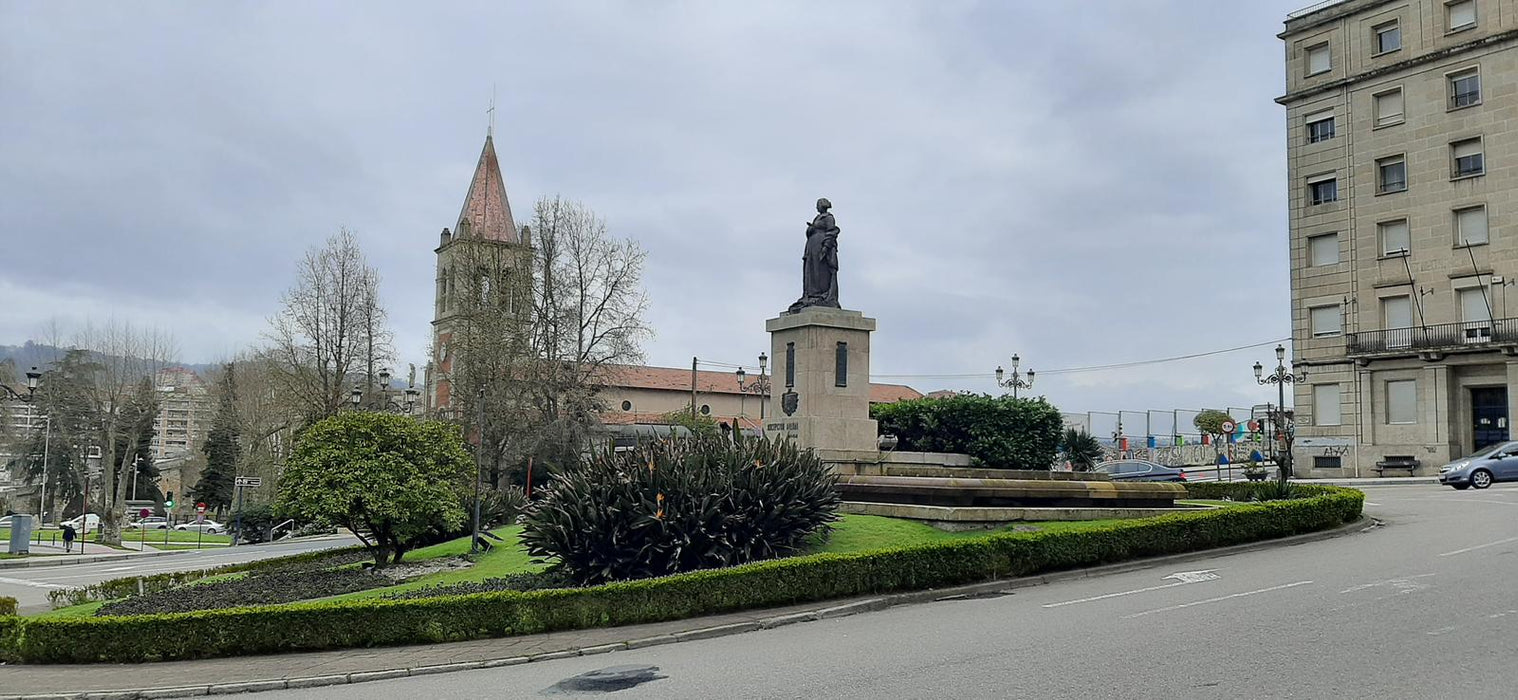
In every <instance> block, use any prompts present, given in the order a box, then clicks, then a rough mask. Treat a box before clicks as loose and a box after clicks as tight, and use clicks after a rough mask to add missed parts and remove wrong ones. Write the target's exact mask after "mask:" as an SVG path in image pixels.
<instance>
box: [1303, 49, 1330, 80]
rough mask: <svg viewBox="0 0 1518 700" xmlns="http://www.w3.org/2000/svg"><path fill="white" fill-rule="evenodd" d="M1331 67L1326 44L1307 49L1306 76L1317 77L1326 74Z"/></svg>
mask: <svg viewBox="0 0 1518 700" xmlns="http://www.w3.org/2000/svg"><path fill="white" fill-rule="evenodd" d="M1332 67H1333V61H1332V60H1331V56H1330V54H1329V53H1328V44H1318V45H1317V46H1309V47H1307V74H1308V75H1317V74H1319V73H1327V72H1328V70H1329V69H1330V68H1332Z"/></svg>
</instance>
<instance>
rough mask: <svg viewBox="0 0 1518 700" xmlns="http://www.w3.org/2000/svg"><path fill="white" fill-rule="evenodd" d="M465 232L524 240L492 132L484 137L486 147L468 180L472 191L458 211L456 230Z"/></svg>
mask: <svg viewBox="0 0 1518 700" xmlns="http://www.w3.org/2000/svg"><path fill="white" fill-rule="evenodd" d="M466 221H467V222H468V227H467V229H466V227H465V225H464V224H465V222H466ZM466 231H467V233H468V235H470V236H482V237H484V238H485V239H486V240H491V241H502V242H505V243H519V242H521V239H520V238H518V237H517V227H516V222H515V221H514V220H513V219H512V218H511V202H510V200H508V199H507V198H506V181H505V179H503V178H502V177H501V164H500V162H499V161H498V160H496V157H495V143H494V141H492V140H491V138H490V136H489V135H487V136H485V148H484V149H482V150H481V151H480V162H479V164H478V165H476V166H475V168H474V178H473V179H471V180H470V181H469V193H468V194H466V195H464V208H463V209H461V210H460V211H459V224H458V226H457V228H456V229H455V233H458V234H461V235H462V234H463V233H465V232H466Z"/></svg>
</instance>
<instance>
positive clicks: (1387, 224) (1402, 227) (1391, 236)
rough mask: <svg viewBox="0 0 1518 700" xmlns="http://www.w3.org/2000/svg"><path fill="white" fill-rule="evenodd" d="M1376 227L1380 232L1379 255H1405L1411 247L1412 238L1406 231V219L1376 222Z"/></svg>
mask: <svg viewBox="0 0 1518 700" xmlns="http://www.w3.org/2000/svg"><path fill="white" fill-rule="evenodd" d="M1376 229H1377V231H1378V232H1379V233H1380V234H1381V255H1383V256H1385V255H1406V254H1407V251H1408V250H1410V249H1411V248H1412V239H1411V237H1410V236H1409V235H1408V233H1407V219H1397V220H1396V221H1383V222H1381V223H1379V224H1376Z"/></svg>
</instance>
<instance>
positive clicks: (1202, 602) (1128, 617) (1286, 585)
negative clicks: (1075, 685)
mask: <svg viewBox="0 0 1518 700" xmlns="http://www.w3.org/2000/svg"><path fill="white" fill-rule="evenodd" d="M1311 583H1312V581H1297V582H1295V583H1283V584H1281V585H1279V586H1271V587H1270V588H1261V589H1258V590H1253V591H1245V592H1243V593H1234V594H1231V595H1225V596H1218V597H1216V598H1208V599H1206V600H1198V601H1194V602H1190V603H1181V604H1180V605H1167V606H1165V607H1163V608H1155V609H1153V610H1145V611H1144V612H1140V613H1134V614H1132V615H1124V616H1123V619H1124V620H1132V619H1133V618H1135V617H1143V616H1145V615H1153V614H1154V613H1161V612H1170V611H1171V610H1182V609H1185V608H1190V607H1194V606H1197V605H1206V604H1208V603H1218V602H1222V601H1225V600H1232V599H1234V598H1243V597H1244V596H1250V595H1255V594H1258V593H1269V592H1271V591H1279V590H1284V589H1287V588H1295V587H1297V586H1306V585H1308V584H1311Z"/></svg>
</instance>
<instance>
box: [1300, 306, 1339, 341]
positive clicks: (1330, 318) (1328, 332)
mask: <svg viewBox="0 0 1518 700" xmlns="http://www.w3.org/2000/svg"><path fill="white" fill-rule="evenodd" d="M1308 321H1309V322H1310V323H1311V324H1312V337H1314V338H1326V337H1328V336H1334V335H1338V334H1339V333H1341V332H1343V330H1344V316H1343V314H1340V313H1339V305H1338V304H1334V305H1332V306H1314V307H1312V308H1311V309H1308Z"/></svg>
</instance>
